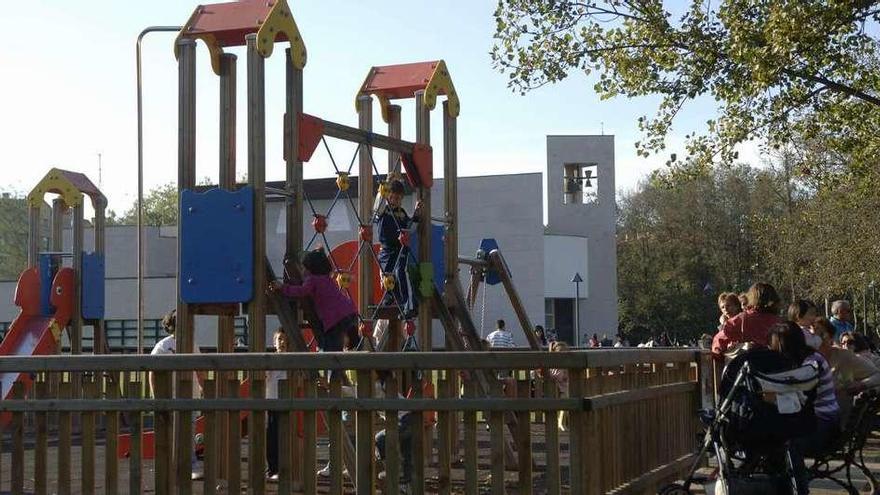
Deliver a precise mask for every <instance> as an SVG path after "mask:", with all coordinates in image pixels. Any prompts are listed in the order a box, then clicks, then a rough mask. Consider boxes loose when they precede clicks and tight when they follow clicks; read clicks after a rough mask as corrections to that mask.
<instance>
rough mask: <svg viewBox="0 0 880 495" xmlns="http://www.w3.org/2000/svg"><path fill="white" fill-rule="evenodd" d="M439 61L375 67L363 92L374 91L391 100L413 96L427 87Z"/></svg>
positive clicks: (362, 89) (365, 83)
mask: <svg viewBox="0 0 880 495" xmlns="http://www.w3.org/2000/svg"><path fill="white" fill-rule="evenodd" d="M439 63H440V61H439V60H434V61H431V62H416V63H412V64H398V65H384V66H379V67H373V68H372V69H371V70H370V75H369V76H367V80H366V81H364V86H363V87H362V88H361V93H364V94H369V93H373V94H377V95H380V96H385V97H387V98H388V99H391V100H394V99H399V98H412V97H413V96H415V92H416V91H419V90H422V89H425V86H427V85H428V81H429V80H430V79H431V75H433V74H434V69H436V68H437V64H439ZM441 94H445V93H441Z"/></svg>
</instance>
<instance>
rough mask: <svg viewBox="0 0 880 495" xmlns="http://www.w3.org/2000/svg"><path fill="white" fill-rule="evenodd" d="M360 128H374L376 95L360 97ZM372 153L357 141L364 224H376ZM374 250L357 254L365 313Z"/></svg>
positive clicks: (360, 306)
mask: <svg viewBox="0 0 880 495" xmlns="http://www.w3.org/2000/svg"><path fill="white" fill-rule="evenodd" d="M357 112H358V128H359V129H362V130H365V131H368V132H372V130H373V97H372V96H370V95H362V96H358V98H357ZM372 153H373V150H372V148H371V147H370V145H368V144H360V145H358V215H359V216H360V219H361V223H362V224H363V225H362V226H363V227H365V228H370V229H372V228H373V225H372V216H373V159H372V157H371V155H372ZM372 282H373V251H372V249H362V250H360V252H359V254H358V300H357V304H358V310H359V311H360V313H361V314H362V315H365V314H367V313H368V312H369V306H370V303H371V302H372V301H371V299H372V297H371V296H372V294H373V290H372V285H373V284H372Z"/></svg>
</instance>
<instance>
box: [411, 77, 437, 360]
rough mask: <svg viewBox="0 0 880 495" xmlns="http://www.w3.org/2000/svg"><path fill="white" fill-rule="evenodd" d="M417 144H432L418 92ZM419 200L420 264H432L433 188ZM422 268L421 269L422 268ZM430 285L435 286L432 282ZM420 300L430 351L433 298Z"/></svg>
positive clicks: (426, 111)
mask: <svg viewBox="0 0 880 495" xmlns="http://www.w3.org/2000/svg"><path fill="white" fill-rule="evenodd" d="M415 99H416V142H417V143H421V144H429V143H430V142H431V111H430V110H429V109H428V107H427V106H425V92H424V91H416V94H415ZM418 196H419V200H421V202H422V215H423V217H424V218H422V221H421V222H419V229H418V233H419V252H418V258H419V264H420V265H421V266H425V265H423V264H425V263H427V264H430V263H431V188H430V187H421V188H419V190H418ZM421 266H420V268H421ZM428 283H431V284H433V283H434V281H433V280H430V281H428ZM413 292H415V293H417V294H418V297H419V298H420V304H419V337H420V338H419V343H420V344H421V346H422V349H423V350H425V351H430V350H432V349H433V347H434V341H433V334H432V328H431V325H432V324H433V321H434V320H433V317H432V315H431V299H432V298H431V297H422V296H421V293H420V292H418V291H413Z"/></svg>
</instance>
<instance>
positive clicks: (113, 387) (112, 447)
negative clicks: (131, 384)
mask: <svg viewBox="0 0 880 495" xmlns="http://www.w3.org/2000/svg"><path fill="white" fill-rule="evenodd" d="M103 376H104V387H105V389H106V397H107V399H118V398H119V392H120V390H119V387H120V384H121V383H122V381H121V379H120V374H119V373H115V372H110V373H107V374H104V375H103ZM104 425H105V427H104V492H105V493H117V492H118V491H119V459H118V458H117V456H116V447H117V442H118V439H119V413H118V412H115V411H110V412H106V413H104Z"/></svg>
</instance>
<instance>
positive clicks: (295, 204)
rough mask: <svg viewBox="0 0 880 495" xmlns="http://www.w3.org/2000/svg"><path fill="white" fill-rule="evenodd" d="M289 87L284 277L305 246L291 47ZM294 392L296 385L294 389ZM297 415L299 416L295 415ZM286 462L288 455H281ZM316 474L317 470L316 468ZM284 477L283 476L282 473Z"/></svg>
mask: <svg viewBox="0 0 880 495" xmlns="http://www.w3.org/2000/svg"><path fill="white" fill-rule="evenodd" d="M284 60H285V64H284V66H285V87H286V89H287V91H286V92H285V94H286V101H285V103H286V107H285V110H286V118H287V122H288V125H286V126H284V128H285V129H286V130H287V131H288V133H289V134H288V135H287V136H286V139H285V142H286V143H288V146H289V148H288V149H287V154H286V156H287V162H286V164H285V165H286V167H285V168H286V184H285V185H286V188H287V192H288V193H289V194H288V196H287V197H286V198H285V203H284V206H285V220H286V224H285V235H286V242H287V243H286V246H285V254H284V263H285V270H284V272H285V273H284V277H285V280H286V279H287V273H292V272H293V270H295V269H296V266H297V263H299V259H300V256H301V254H302V249H303V197H304V196H303V168H302V162H301V161H300V160H299V155H298V153H297V150H299V116H300V114H301V113H302V108H303V71H302V69H299V68H297V67H296V66H295V65H294V64H293V58H292V55H291V52H290V48H288V49H286V50H285V58H284ZM292 323H293V327H294V328H299V327H300V324H301V323H302V308H301V307H300V306H299V305H298V304H297V305H296V311H294V312H293V322H292ZM287 379H288V380H294V376H293V374H292V373H291V371H288V374H287ZM294 383H301V377H299V376H297V377H296V379H295V382H294ZM293 390H294V392H295V390H296V389H293ZM294 418H298V416H297V415H294ZM292 424H293V428H294V429H293V431H292V432H291V435H290V441H291V442H292V444H291V464H292V466H293V472H292V473H291V476H292V478H293V482H292V483H293V485H294V486H295V485H297V484H298V483H302V482H303V476H305V475H306V471H307V470H308V469H309V468H306V469H305V470H304V469H303V466H302V463H301V462H298V461H299V459H300V457H301V453H302V451H303V450H304V448H306V447H305V445H303V444H301V442H300V438H299V435H297V434H296V424H297V420H296V419H294V420H293V421H292ZM281 459H282V461H281V462H282V465H283V462H284V461H283V459H284V456H283V455H282V456H281ZM311 476H312V478H314V471H313V472H312V475H311ZM282 477H283V476H282Z"/></svg>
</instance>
